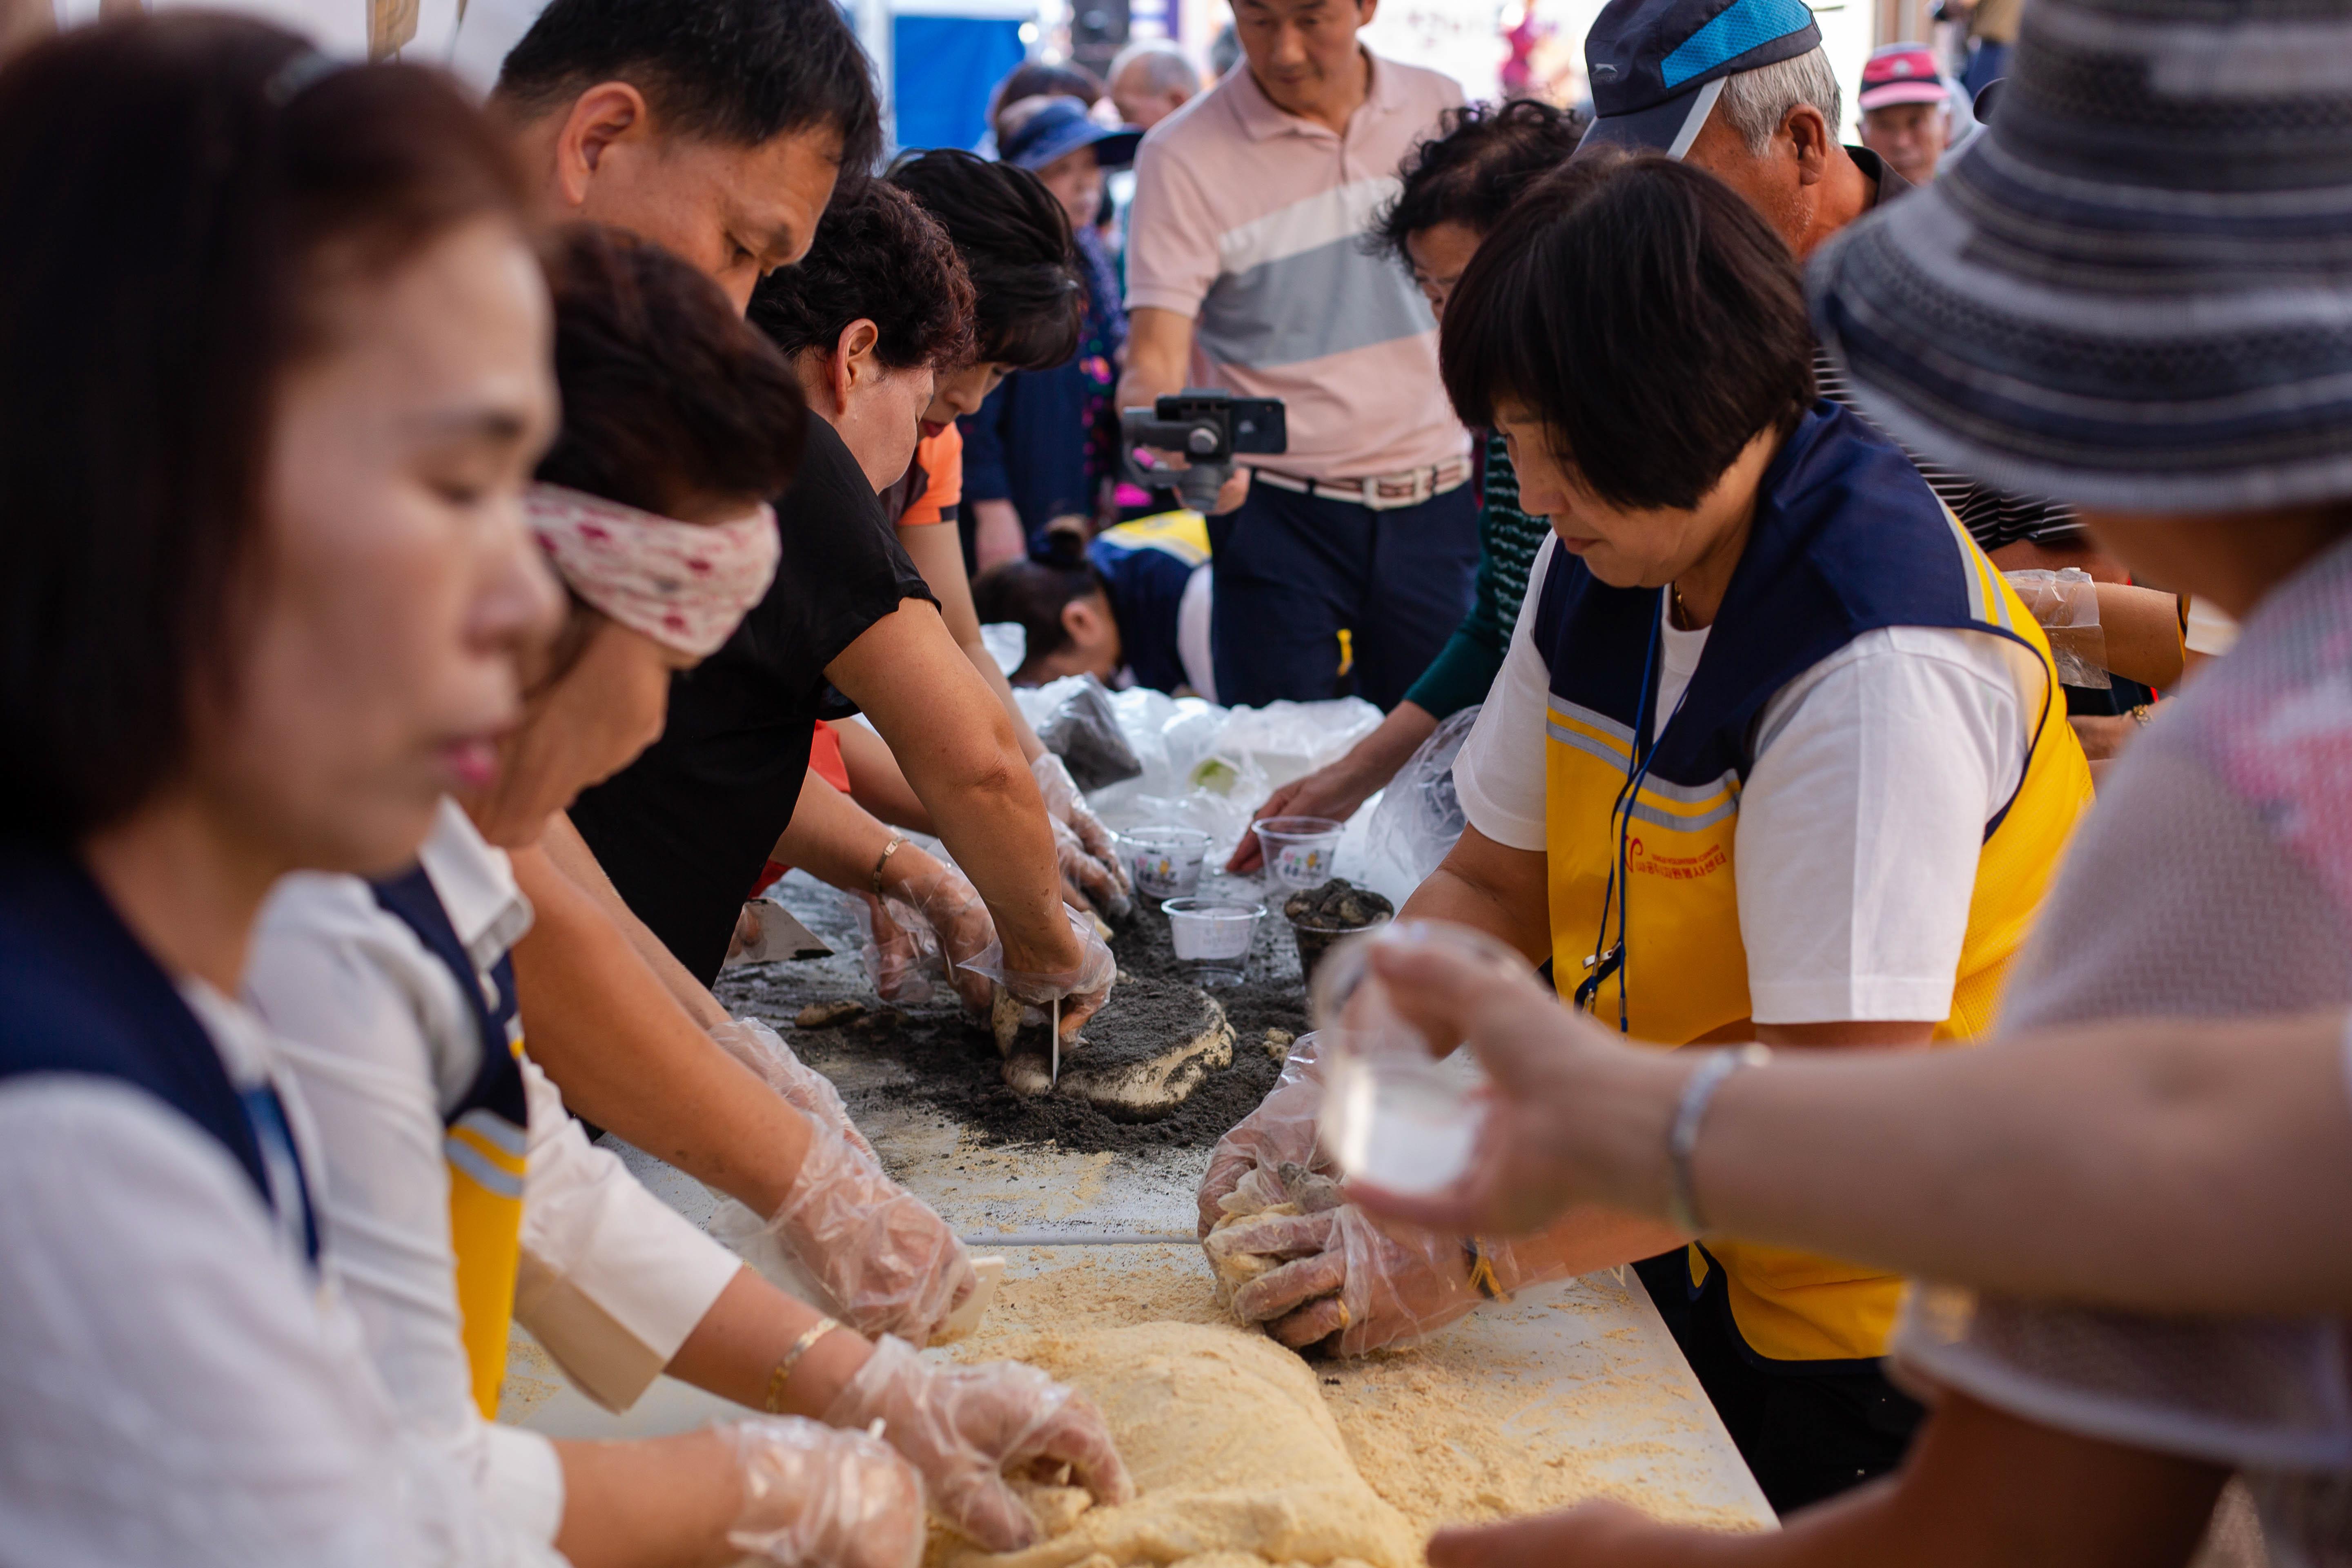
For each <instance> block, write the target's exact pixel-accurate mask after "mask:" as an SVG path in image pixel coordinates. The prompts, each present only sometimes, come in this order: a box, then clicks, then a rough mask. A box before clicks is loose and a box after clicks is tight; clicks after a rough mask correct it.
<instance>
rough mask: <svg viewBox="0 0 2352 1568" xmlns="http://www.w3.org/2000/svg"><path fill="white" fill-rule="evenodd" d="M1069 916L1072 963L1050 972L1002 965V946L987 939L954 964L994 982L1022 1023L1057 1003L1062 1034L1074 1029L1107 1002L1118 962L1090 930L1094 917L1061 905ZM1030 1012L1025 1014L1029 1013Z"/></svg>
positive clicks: (1039, 1017) (1034, 1019) (1038, 1018)
mask: <svg viewBox="0 0 2352 1568" xmlns="http://www.w3.org/2000/svg"><path fill="white" fill-rule="evenodd" d="M1063 913H1065V914H1066V915H1067V916H1069V919H1070V931H1071V933H1072V934H1073V935H1075V936H1076V938H1077V939H1078V950H1079V957H1078V962H1077V963H1076V965H1075V966H1073V967H1071V968H1069V969H1064V970H1058V971H1055V972H1054V973H1036V972H1034V971H1028V970H1018V969H1007V968H1005V967H1004V947H1003V943H1002V942H992V943H991V944H990V946H989V949H988V951H987V952H983V953H982V954H981V955H980V956H979V957H978V958H977V959H974V960H972V961H971V962H969V963H961V964H960V967H961V969H962V970H963V971H964V972H965V973H971V974H977V975H982V976H984V977H985V978H987V979H988V980H991V981H992V982H994V983H995V984H996V985H997V986H998V987H999V988H1000V989H1002V990H1003V992H1004V994H1006V995H1008V996H1011V997H1012V998H1013V1000H1014V1001H1017V1002H1019V1003H1020V1004H1021V1005H1022V1007H1023V1022H1024V1023H1037V1022H1041V1021H1043V1020H1044V1018H1045V1016H1046V1011H1045V1010H1046V1008H1047V1007H1048V1006H1050V1005H1052V1004H1053V1003H1055V1002H1059V1003H1061V1005H1062V1033H1063V1034H1064V1035H1066V1036H1067V1035H1074V1034H1076V1032H1077V1029H1078V1026H1079V1025H1081V1024H1083V1023H1085V1022H1086V1021H1087V1019H1088V1018H1090V1017H1092V1016H1094V1015H1095V1014H1096V1013H1097V1012H1099V1011H1101V1009H1102V1005H1103V1004H1104V1003H1106V1002H1108V1001H1109V1000H1110V987H1111V982H1112V981H1114V980H1116V979H1118V960H1117V959H1115V958H1113V957H1112V956H1111V955H1110V948H1109V947H1108V945H1106V944H1105V943H1104V942H1103V939H1102V938H1101V937H1100V936H1098V935H1097V934H1096V931H1095V927H1094V919H1093V917H1092V916H1090V915H1085V914H1081V913H1079V912H1078V911H1077V910H1071V909H1065V910H1063ZM1033 1012H1034V1015H1035V1016H1034V1017H1032V1016H1030V1014H1031V1013H1033Z"/></svg>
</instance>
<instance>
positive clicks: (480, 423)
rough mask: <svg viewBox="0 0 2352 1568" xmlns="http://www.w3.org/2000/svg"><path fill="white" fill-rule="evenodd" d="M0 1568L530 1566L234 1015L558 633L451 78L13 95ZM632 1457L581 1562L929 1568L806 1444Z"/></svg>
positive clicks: (212, 80)
mask: <svg viewBox="0 0 2352 1568" xmlns="http://www.w3.org/2000/svg"><path fill="white" fill-rule="evenodd" d="M0 205H5V210H6V211H7V213H8V215H9V221H8V222H7V223H6V224H5V225H0V517H5V519H6V520H7V522H6V528H7V542H6V546H7V547H6V548H5V550H0V625H5V626H6V627H7V628H8V631H7V636H6V638H5V644H0V729H5V732H6V733H7V734H8V736H9V744H8V745H7V746H6V747H5V748H0V821H5V825H6V835H7V837H5V840H0V1184H5V1190H6V1191H7V1192H8V1193H9V1194H10V1201H9V1202H8V1203H7V1204H5V1205H0V1562H5V1563H11V1564H16V1563H25V1564H43V1565H47V1564H55V1563H73V1564H76V1565H78V1568H79V1565H82V1564H100V1565H102V1564H112V1563H121V1564H126V1565H128V1564H152V1563H179V1564H214V1563H217V1564H221V1565H224V1568H227V1565H232V1564H233V1565H236V1568H257V1565H264V1568H272V1565H279V1564H282V1565H284V1568H319V1565H320V1564H351V1565H353V1568H361V1565H365V1568H383V1565H387V1564H395V1565H404V1564H427V1563H430V1564H436V1565H446V1564H478V1563H553V1562H556V1561H558V1559H557V1558H556V1556H555V1554H554V1553H553V1552H551V1550H550V1549H549V1548H548V1546H547V1545H546V1544H545V1543H544V1542H534V1541H532V1540H530V1538H529V1537H528V1536H526V1535H523V1534H520V1533H519V1532H517V1531H515V1530H513V1529H512V1528H511V1527H510V1526H509V1525H508V1524H506V1523H505V1522H504V1521H501V1520H499V1519H498V1518H497V1517H495V1516H494V1515H492V1514H490V1513H489V1512H488V1511H486V1510H484V1509H483V1508H482V1507H481V1505H480V1503H479V1501H478V1499H477V1497H476V1495H475V1493H474V1490H473V1489H472V1488H471V1487H470V1486H469V1485H467V1481H466V1478H465V1477H464V1476H463V1475H462V1474H460V1473H459V1472H458V1471H457V1468H455V1467H453V1466H452V1465H451V1464H450V1463H449V1460H448V1457H447V1456H446V1454H445V1453H442V1452H439V1451H437V1450H436V1448H435V1447H433V1446H432V1445H430V1444H428V1443H424V1442H420V1441H419V1440H418V1439H417V1437H416V1436H415V1434H414V1433H413V1431H412V1429H411V1428H410V1426H408V1425H407V1424H406V1423H405V1422H404V1420H403V1419H402V1418H401V1415H400V1413H399V1410H398V1407H397V1405H396V1404H395V1402H394V1400H393V1399H392V1397H391V1396H390V1395H389V1394H388V1393H387V1391H386V1390H385V1387H384V1385H383V1380H382V1379H381V1378H380V1377H378V1376H377V1374H376V1372H375V1369H374V1367H373V1363H371V1361H370V1359H369V1357H368V1355H367V1353H366V1346H365V1344H364V1341H363V1336H362V1325H361V1324H360V1322H359V1321H358V1320H357V1318H356V1316H355V1315H354V1313H353V1311H352V1306H351V1304H350V1302H349V1300H347V1298H346V1297H345V1294H344V1290H343V1283H342V1281H341V1278H340V1277H339V1275H338V1272H337V1269H336V1267H335V1261H334V1255H333V1253H332V1250H331V1247H323V1246H322V1245H321V1244H322V1241H323V1240H324V1239H325V1238H324V1237H323V1234H322V1233H323V1230H324V1228H325V1227H324V1226H323V1225H322V1223H321V1217H320V1206H319V1205H318V1203H317V1199H318V1197H319V1194H320V1186H321V1182H320V1177H321V1175H322V1173H323V1172H324V1171H325V1169H326V1163H325V1160H324V1157H323V1153H322V1151H321V1148H320V1143H319V1142H318V1141H317V1140H316V1139H315V1137H313V1136H312V1131H311V1127H310V1119H309V1117H308V1115H307V1114H306V1112H305V1110H304V1107H303V1104H302V1100H301V1097H300V1094H299V1090H298V1089H296V1088H295V1087H294V1086H293V1085H292V1083H291V1082H290V1081H289V1079H286V1078H285V1077H284V1076H283V1075H282V1074H280V1073H278V1071H276V1070H275V1068H274V1066H273V1058H274V1054H275V1046H274V1044H273V1042H272V1041H271V1040H270V1039H269V1038H268V1034H267V1031H266V1030H265V1029H264V1027H263V1026H261V1025H260V1024H259V1022H258V1021H257V1019H255V1018H254V1017H253V1016H252V1015H250V1014H249V1013H247V1012H246V1011H245V1010H244V1009H243V1008H242V1007H240V1006H239V1005H237V1004H236V1002H234V1001H232V1000H230V998H231V997H233V996H235V995H236V993H237V989H238V985H239V982H240V979H241V975H242V971H243V970H244V968H245V964H246V959H247V946H248V943H249V942H250V939H251V933H252V931H253V927H254V923H255V921H256V918H257V914H258V911H259V910H260V907H261V904H262V901H263V900H264V897H265V895H266V894H267V893H268V889H269V888H270V886H271V884H272V883H273V882H275V881H276V880H277V879H278V878H279V877H281V876H283V875H285V874H287V873H289V872H292V871H296V870H300V869H304V868H310V869H319V870H330V871H339V872H367V871H378V870H382V869H383V868H390V867H395V866H398V865H399V864H401V863H402V862H403V861H404V860H405V859H407V858H409V857H411V856H412V855H414V853H415V849H416V847H417V845H418V844H419V843H420V842H421V841H422V840H423V838H424V837H425V833H426V831H427V830H428V828H429V827H430V826H431V823H432V820H433V813H434V810H435V807H436V802H437V801H438V800H439V799H440V798H441V797H442V796H443V795H446V793H447V792H448V791H450V790H452V789H455V788H458V787H461V786H465V785H467V784H480V783H482V782H484V781H486V780H487V778H488V776H489V773H490V772H491V770H492V769H493V767H494V765H495V761H496V748H495V742H496V738H497V736H498V735H499V732H500V731H503V730H504V729H506V728H507V727H508V726H509V725H510V724H511V723H512V722H513V721H514V720H515V718H516V716H517V714H518V711H519V706H520V703H519V699H520V682H519V679H518V667H519V664H520V661H521V660H522V659H524V658H526V657H528V656H534V655H535V654H536V652H537V650H538V649H539V647H541V643H542V640H543V638H544V637H545V636H546V635H547V633H548V632H549V631H550V630H551V628H552V626H553V623H554V619H555V615H556V609H557V604H558V601H557V598H556V595H555V593H554V588H553V584H551V581H550V580H549V576H548V574H547V572H546V569H545V566H544V564H543V563H542V562H541V560H540V559H539V557H538V554H537V552H535V551H534V550H533V549H532V548H531V545H530V540H529V538H528V536H527V535H526V533H525V532H524V531H523V529H522V528H521V526H520V522H521V515H520V506H519V504H518V502H519V495H520V489H521V486H522V483H523V481H524V480H525V479H526V478H527V477H528V475H529V471H530V465H531V463H532V462H533V460H534V459H535V458H536V456H537V454H538V452H539V450H540V448H541V446H542V445H543V444H544V442H545V441H546V439H547V437H548V436H549V434H550V433H551V431H552V429H553V426H554V421H555V394H554V388H553V386H552V384H551V378H550V376H549V374H548V370H547V321H548V307H547V300H546V293H545V289H544V285H543V283H542V281H541V274H540V270H539V268H538V265H537V263H536V261H535V260H534V258H533V257H532V254H531V249H530V243H529V241H528V238H527V237H526V233H525V228H524V212H525V208H526V198H525V195H524V193H523V191H522V190H521V189H520V185H519V184H518V182H517V179H516V176H515V174H513V172H512V169H511V167H510V165H509V163H508V162H507V160H506V158H505V156H504V153H503V151H502V149H501V148H500V147H499V143H498V142H497V140H496V138H495V137H494V136H493V134H492V133H491V132H490V131H489V130H488V127H487V126H486V125H485V124H484V123H483V122H482V121H481V120H480V119H479V117H478V114H477V113H476V111H475V110H472V109H471V108H470V107H468V106H467V104H466V103H465V102H464V101H463V100H461V99H460V98H459V97H458V95H457V93H456V91H455V90H454V89H452V88H451V87H449V86H447V85H446V84H445V83H443V82H442V81H441V80H439V79H436V78H435V77H434V76H432V75H431V74H429V73H426V72H423V71H419V70H416V69H414V68H403V67H397V66H383V67H357V68H352V67H338V66H336V65H334V64H333V63H331V62H330V61H328V60H327V59H325V58H323V57H321V56H319V55H317V54H316V53H315V52H313V51H311V50H310V49H309V48H307V47H305V46H304V45H303V44H302V43H301V42H300V41H299V39H297V38H295V37H292V36H290V35H289V34H286V33H284V32H281V31H279V30H278V29H276V28H273V27H269V26H263V25H260V24H257V23H253V22H249V21H241V20H232V19H227V18H221V17H195V16H179V17H173V18H169V19H162V20H152V21H151V20H145V19H140V20H134V21H129V22H122V23H115V24H110V25H108V26H102V27H98V28H92V29H88V30H84V31H81V32H78V33H74V34H70V35H68V36H66V37H61V38H58V39H56V40H54V41H51V42H48V43H46V44H43V45H40V46H37V47H34V48H32V49H29V50H27V51H26V52H25V53H23V54H22V55H20V56H18V57H17V58H15V59H14V60H12V61H11V62H10V63H9V64H8V65H7V66H6V68H5V69H0ZM612 1462H613V1463H614V1464H616V1465H617V1464H626V1465H629V1466H631V1467H634V1468H639V1469H643V1470H647V1471H657V1472H659V1473H661V1474H662V1475H664V1476H665V1477H667V1479H668V1482H669V1484H668V1486H667V1488H666V1489H664V1490H663V1491H662V1492H660V1493H659V1494H657V1495H653V1496H647V1497H641V1498H637V1499H622V1498H605V1499H603V1501H604V1505H605V1506H604V1508H603V1509H602V1511H601V1515H600V1516H599V1517H596V1518H593V1519H590V1520H587V1521H585V1522H586V1524H587V1525H588V1527H589V1531H590V1533H589V1534H588V1536H587V1538H586V1539H587V1540H588V1542H589V1544H590V1545H591V1546H593V1548H594V1549H595V1551H594V1552H593V1555H592V1554H591V1553H589V1552H583V1553H582V1560H583V1561H626V1560H630V1555H631V1554H634V1557H635V1560H638V1561H646V1560H649V1559H650V1557H651V1556H652V1554H653V1550H654V1549H659V1550H662V1551H663V1552H666V1555H664V1557H663V1559H662V1560H663V1561H667V1562H682V1561H694V1562H703V1563H721V1562H727V1561H732V1560H734V1559H737V1558H739V1557H740V1556H741V1555H742V1554H743V1553H745V1552H752V1553H755V1554H757V1555H760V1556H763V1557H765V1558H766V1559H768V1560H769V1561H778V1562H793V1563H803V1562H840V1563H855V1564H859V1565H861V1568H886V1565H897V1564H911V1563H912V1562H913V1561H914V1559H915V1555H916V1553H917V1552H918V1551H919V1545H920V1539H921V1516H920V1508H919V1499H920V1489H919V1479H918V1478H917V1477H916V1476H915V1474H914V1473H913V1471H912V1469H911V1468H909V1467H908V1466H907V1465H906V1464H905V1462H904V1461H903V1460H901V1459H899V1458H898V1457H897V1456H896V1455H895V1454H893V1453H892V1452H891V1451H890V1450H889V1449H888V1448H887V1447H885V1446H883V1445H881V1444H879V1443H877V1442H873V1441H870V1440H868V1439H866V1438H864V1437H862V1436H855V1435H848V1434H842V1433H837V1432H835V1431H832V1430H831V1429H829V1428H825V1427H823V1426H817V1425H815V1424H814V1423H809V1422H803V1421H797V1420H786V1419H765V1420H755V1421H750V1422H746V1423H742V1424H740V1425H739V1426H735V1427H731V1428H729V1429H725V1430H720V1431H712V1432H706V1433H698V1434H695V1435H693V1436H687V1437H680V1438H669V1439H664V1440H661V1441H660V1442H657V1443H648V1444H643V1445H634V1446H631V1447H629V1448H628V1449H627V1450H626V1451H625V1452H621V1453H617V1454H615V1455H614V1456H613V1457H612ZM589 1497H590V1500H591V1501H596V1500H599V1494H597V1493H595V1492H594V1491H593V1489H590V1490H589Z"/></svg>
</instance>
